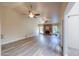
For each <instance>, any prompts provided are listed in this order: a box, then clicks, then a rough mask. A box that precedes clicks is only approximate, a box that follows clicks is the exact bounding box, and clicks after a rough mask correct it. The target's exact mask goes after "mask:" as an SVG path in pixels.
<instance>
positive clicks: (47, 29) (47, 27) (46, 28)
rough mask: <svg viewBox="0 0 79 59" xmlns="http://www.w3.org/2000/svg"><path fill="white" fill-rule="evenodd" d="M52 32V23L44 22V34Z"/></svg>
mask: <svg viewBox="0 0 79 59" xmlns="http://www.w3.org/2000/svg"><path fill="white" fill-rule="evenodd" d="M51 33H52V24H44V34H45V35H51Z"/></svg>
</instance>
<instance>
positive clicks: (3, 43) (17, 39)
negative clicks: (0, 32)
mask: <svg viewBox="0 0 79 59" xmlns="http://www.w3.org/2000/svg"><path fill="white" fill-rule="evenodd" d="M33 36H35V35H28V36H26V37H25V36H24V37H20V38H16V39H14V40H11V41H10V40H9V41H7V42H2V43H1V45H5V44H9V43H12V42H16V41H19V40H22V39H25V38H29V37H33Z"/></svg>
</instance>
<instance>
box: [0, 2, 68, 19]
mask: <svg viewBox="0 0 79 59" xmlns="http://www.w3.org/2000/svg"><path fill="white" fill-rule="evenodd" d="M31 5H32V10H33V11H35V12H36V13H40V17H47V18H49V19H52V18H53V17H54V16H57V17H58V16H60V15H62V14H60V13H62V12H63V10H64V9H65V6H66V5H67V3H65V2H3V3H0V6H7V7H10V8H12V9H13V10H14V11H16V12H17V13H19V14H25V15H28V13H29V12H28V11H29V9H30V6H31Z"/></svg>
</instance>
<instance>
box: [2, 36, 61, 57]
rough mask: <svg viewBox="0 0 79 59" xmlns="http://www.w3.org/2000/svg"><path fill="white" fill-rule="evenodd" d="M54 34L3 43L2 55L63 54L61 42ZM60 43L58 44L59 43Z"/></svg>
mask: <svg viewBox="0 0 79 59" xmlns="http://www.w3.org/2000/svg"><path fill="white" fill-rule="evenodd" d="M54 39H57V40H59V39H58V38H57V37H53V36H43V35H39V36H37V37H30V38H26V39H22V40H19V41H17V42H13V43H9V44H6V45H2V53H1V55H2V56H61V53H62V51H61V48H60V46H59V43H57V41H55V40H54ZM57 44H58V45H57Z"/></svg>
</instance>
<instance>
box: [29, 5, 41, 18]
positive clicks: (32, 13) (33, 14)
mask: <svg viewBox="0 0 79 59" xmlns="http://www.w3.org/2000/svg"><path fill="white" fill-rule="evenodd" d="M28 12H29V17H30V18H37V17H38V16H40V14H39V13H35V12H34V11H33V10H32V4H31V5H30V10H29V11H28Z"/></svg>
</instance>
